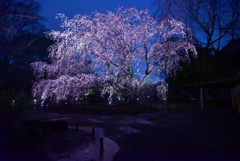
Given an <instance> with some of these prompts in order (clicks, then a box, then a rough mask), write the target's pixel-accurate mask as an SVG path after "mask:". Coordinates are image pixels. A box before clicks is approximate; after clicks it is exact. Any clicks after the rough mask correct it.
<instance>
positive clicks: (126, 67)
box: [31, 7, 197, 102]
mask: <svg viewBox="0 0 240 161" xmlns="http://www.w3.org/2000/svg"><path fill="white" fill-rule="evenodd" d="M58 17H59V18H61V21H62V23H61V27H62V31H51V32H49V33H48V35H47V36H48V37H50V38H52V39H53V40H54V41H55V44H53V45H52V46H50V47H49V58H50V59H51V63H46V62H33V63H32V64H31V66H32V69H33V72H34V75H35V77H36V80H35V83H34V85H33V95H34V96H37V95H38V96H40V98H41V100H42V102H44V101H46V100H47V99H51V100H53V101H56V102H58V101H60V100H64V99H65V98H69V99H72V100H78V99H80V98H81V97H82V96H83V95H84V94H85V93H86V92H87V91H88V90H89V89H92V88H98V89H101V91H102V95H104V94H106V93H108V94H109V99H110V98H111V97H112V96H113V95H114V94H116V93H118V92H124V93H125V94H126V95H128V96H129V98H133V97H134V96H136V95H137V96H138V95H141V93H142V91H143V89H144V87H145V86H146V85H147V84H149V83H151V82H153V81H154V80H155V79H156V78H155V76H156V74H154V73H161V72H163V71H165V73H166V74H168V73H170V72H169V71H173V70H174V69H177V68H179V61H180V60H181V61H182V60H183V61H189V57H188V52H190V51H191V52H192V53H194V54H195V55H196V54H197V53H196V50H195V47H194V45H193V43H192V39H191V36H192V35H191V31H190V29H189V28H187V27H186V26H185V25H184V23H182V22H180V21H176V20H174V19H173V18H171V17H170V16H169V17H166V19H165V20H164V21H162V22H160V23H159V22H157V21H156V20H154V18H153V17H151V16H150V14H149V13H148V10H141V11H138V10H137V9H135V8H130V9H123V8H121V7H120V8H118V9H117V11H116V13H114V12H111V11H107V13H99V12H93V13H92V14H91V15H76V16H74V17H73V19H68V18H67V17H66V16H65V15H64V14H58ZM180 53H181V54H180ZM182 53H184V54H182ZM158 91H164V90H158Z"/></svg>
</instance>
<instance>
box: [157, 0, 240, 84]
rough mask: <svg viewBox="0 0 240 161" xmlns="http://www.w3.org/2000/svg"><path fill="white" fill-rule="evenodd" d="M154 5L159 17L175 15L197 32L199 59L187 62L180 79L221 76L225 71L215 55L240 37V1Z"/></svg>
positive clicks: (174, 0)
mask: <svg viewBox="0 0 240 161" xmlns="http://www.w3.org/2000/svg"><path fill="white" fill-rule="evenodd" d="M153 6H154V7H156V8H157V10H156V13H155V16H159V20H161V19H163V18H164V17H165V16H166V15H171V16H172V17H174V18H176V19H178V20H182V21H184V22H185V23H186V24H187V25H188V26H189V27H190V28H191V29H192V31H193V37H194V41H195V44H196V49H197V51H198V59H197V61H195V62H194V63H191V65H190V66H189V65H183V67H184V70H183V71H181V72H180V73H178V74H179V77H178V78H177V80H181V81H180V82H181V83H182V84H186V83H190V82H198V81H209V80H216V79H218V78H220V77H219V76H220V75H222V74H221V72H220V71H219V69H217V68H218V67H219V62H217V59H215V56H217V55H218V54H219V53H220V50H221V49H222V47H223V46H224V45H226V44H227V42H229V41H230V40H233V39H237V38H239V31H240V28H239V25H240V18H239V15H240V1H239V0H170V1H167V0H154V1H153ZM229 56H230V55H229ZM180 78H181V79H180ZM182 78H184V79H182ZM172 79H175V78H172ZM183 80H184V81H183ZM180 82H178V83H179V84H180Z"/></svg>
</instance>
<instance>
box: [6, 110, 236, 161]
mask: <svg viewBox="0 0 240 161" xmlns="http://www.w3.org/2000/svg"><path fill="white" fill-rule="evenodd" d="M28 118H29V119H31V118H35V119H36V118H44V119H46V120H52V121H54V120H59V119H63V120H66V121H67V122H68V123H69V130H67V131H65V132H58V133H53V134H52V133H50V134H48V135H45V137H44V138H43V140H42V141H41V143H39V144H38V146H39V147H40V148H41V149H42V150H41V152H42V153H43V154H44V157H45V158H44V159H45V160H47V159H48V160H59V161H64V160H84V161H85V160H103V161H107V160H114V161H133V160H134V161H146V160H147V161H161V160H163V161H165V160H167V161H169V160H178V161H179V160H183V161H186V160H194V161H195V160H204V161H206V160H209V161H213V160H216V161H219V160H221V161H222V160H226V161H234V160H236V161H237V160H240V153H239V152H240V120H239V118H238V117H237V116H236V115H235V113H233V112H232V110H231V109H225V108H220V109H217V108H214V109H206V110H205V113H204V116H203V117H202V116H201V114H200V110H198V109H174V110H168V111H165V112H161V111H159V112H154V113H152V114H140V115H136V116H133V115H128V116H126V115H110V116H106V115H70V114H53V113H51V114H49V113H45V114H44V113H36V112H35V113H32V114H31V115H30V116H28ZM76 122H79V130H78V131H76V130H75V129H76ZM93 126H94V127H95V135H94V136H92V127H93ZM100 137H103V138H104V149H103V151H102V152H101V151H100V148H99V147H100V144H99V139H100ZM15 154H16V155H15V156H13V155H11V156H9V155H7V154H5V155H2V156H3V157H5V158H6V157H11V158H10V159H9V158H8V160H11V159H12V160H14V158H16V157H18V159H19V160H21V157H22V158H23V156H22V155H21V154H19V153H18V152H15ZM37 155H38V154H36V156H37ZM25 156H26V155H25ZM27 156H28V155H27ZM29 157H30V158H31V157H32V158H34V156H33V155H30V154H29ZM6 160H7V159H6Z"/></svg>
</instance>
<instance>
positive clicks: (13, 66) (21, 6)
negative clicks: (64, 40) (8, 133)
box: [0, 0, 52, 102]
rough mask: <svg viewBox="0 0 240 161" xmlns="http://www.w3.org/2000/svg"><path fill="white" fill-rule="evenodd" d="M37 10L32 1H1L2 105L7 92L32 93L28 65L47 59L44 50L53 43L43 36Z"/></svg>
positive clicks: (42, 28) (0, 64) (37, 5)
mask: <svg viewBox="0 0 240 161" xmlns="http://www.w3.org/2000/svg"><path fill="white" fill-rule="evenodd" d="M40 9H41V7H40V4H39V3H37V2H35V1H34V0H1V3H0V67H1V68H0V75H1V77H0V90H1V93H2V94H3V97H1V100H5V102H9V101H10V100H8V99H10V98H7V97H8V96H7V94H4V93H9V91H12V92H11V93H15V96H16V95H17V94H18V93H19V92H21V93H25V94H27V93H29V94H30V93H31V86H32V85H31V79H32V72H31V71H30V67H29V64H30V63H31V62H32V61H36V60H44V59H45V58H47V54H46V51H47V47H48V46H49V45H50V44H51V43H52V41H50V40H48V39H47V38H46V37H45V36H44V35H43V32H44V31H46V27H45V26H44V25H42V23H41V20H42V19H43V17H41V16H39V11H40ZM11 101H12V98H11ZM1 102H2V101H1Z"/></svg>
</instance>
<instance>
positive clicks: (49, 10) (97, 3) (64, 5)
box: [36, 0, 154, 30]
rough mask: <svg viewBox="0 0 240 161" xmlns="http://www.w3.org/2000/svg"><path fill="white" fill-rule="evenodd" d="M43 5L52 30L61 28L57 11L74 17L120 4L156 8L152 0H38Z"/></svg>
mask: <svg viewBox="0 0 240 161" xmlns="http://www.w3.org/2000/svg"><path fill="white" fill-rule="evenodd" d="M36 1H37V2H39V3H40V4H41V6H42V11H41V13H40V15H41V16H44V17H45V19H46V20H45V23H44V24H45V25H46V27H47V28H48V29H50V30H60V27H59V23H60V19H55V17H56V15H57V13H63V14H65V15H66V16H67V17H69V18H72V17H73V16H74V15H76V14H90V13H92V12H93V11H98V12H103V13H104V12H106V11H107V10H110V11H114V12H115V10H116V9H117V8H118V6H121V7H124V8H131V7H136V8H137V9H138V10H142V9H145V8H147V9H148V10H149V11H150V13H151V14H153V13H154V9H153V7H152V5H151V3H152V0H36Z"/></svg>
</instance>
